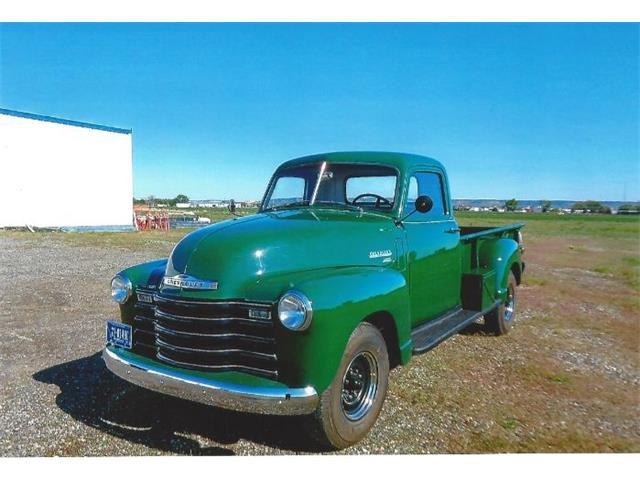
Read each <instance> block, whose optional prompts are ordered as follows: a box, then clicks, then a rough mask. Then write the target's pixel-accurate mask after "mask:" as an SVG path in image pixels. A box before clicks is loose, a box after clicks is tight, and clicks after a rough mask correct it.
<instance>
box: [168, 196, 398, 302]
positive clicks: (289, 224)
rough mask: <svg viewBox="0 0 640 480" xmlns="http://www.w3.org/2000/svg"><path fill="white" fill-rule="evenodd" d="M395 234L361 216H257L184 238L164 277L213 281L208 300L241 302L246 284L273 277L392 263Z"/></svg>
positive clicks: (322, 212)
mask: <svg viewBox="0 0 640 480" xmlns="http://www.w3.org/2000/svg"><path fill="white" fill-rule="evenodd" d="M395 230H396V227H395V225H394V224H393V221H392V220H391V219H389V218H387V217H384V216H381V215H376V214H371V213H364V212H354V211H346V210H345V211H342V210H330V209H325V208H318V209H309V208H305V209H295V210H282V211H277V212H269V213H261V214H257V215H251V216H248V217H243V218H238V219H233V220H227V221H224V222H220V223H217V224H214V225H211V226H210V227H206V228H202V229H200V230H196V231H195V232H192V233H191V234H189V235H187V236H186V237H184V238H183V239H182V240H181V241H180V242H179V243H178V244H177V245H176V247H175V248H174V250H173V252H172V253H171V257H170V259H169V262H168V266H167V274H168V275H175V274H186V275H189V276H192V277H196V278H197V279H200V280H210V281H214V282H217V283H218V289H217V290H216V291H213V292H207V293H206V296H207V297H208V298H241V297H243V296H244V294H245V292H246V288H247V287H249V285H255V283H256V282H260V281H262V280H265V279H267V278H272V277H274V276H282V277H283V278H286V276H287V274H291V273H294V272H300V271H309V270H316V269H322V268H331V267H346V266H385V265H391V264H392V263H393V262H394V260H395V257H396V250H395V241H394V238H395V236H396V235H395V233H394V231H395ZM192 293H193V292H192ZM197 293H199V294H198V296H200V295H201V294H204V292H197Z"/></svg>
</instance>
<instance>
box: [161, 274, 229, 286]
mask: <svg viewBox="0 0 640 480" xmlns="http://www.w3.org/2000/svg"><path fill="white" fill-rule="evenodd" d="M162 283H163V284H164V285H167V286H169V287H174V288H188V289H191V290H217V289H218V282H213V281H211V280H200V279H199V278H195V277H192V276H191V275H185V274H183V273H180V274H178V275H174V276H173V277H164V278H163V279H162Z"/></svg>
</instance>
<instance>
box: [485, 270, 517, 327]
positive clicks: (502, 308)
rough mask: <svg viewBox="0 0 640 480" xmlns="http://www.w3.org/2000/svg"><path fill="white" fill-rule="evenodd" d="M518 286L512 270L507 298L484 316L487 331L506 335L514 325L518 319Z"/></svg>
mask: <svg viewBox="0 0 640 480" xmlns="http://www.w3.org/2000/svg"><path fill="white" fill-rule="evenodd" d="M516 286H517V282H516V277H515V275H514V274H513V272H510V273H509V281H508V282H507V300H506V301H505V302H503V303H501V304H500V305H499V306H498V307H496V308H495V309H494V310H492V311H491V312H489V313H487V314H486V315H485V316H484V325H485V330H486V331H487V332H490V333H493V334H495V335H506V334H507V333H509V331H510V330H511V328H512V327H513V322H514V321H515V319H516Z"/></svg>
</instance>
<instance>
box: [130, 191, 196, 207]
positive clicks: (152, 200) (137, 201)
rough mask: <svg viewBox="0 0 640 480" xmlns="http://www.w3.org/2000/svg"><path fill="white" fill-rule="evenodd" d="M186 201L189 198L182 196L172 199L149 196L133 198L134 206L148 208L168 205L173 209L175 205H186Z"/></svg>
mask: <svg viewBox="0 0 640 480" xmlns="http://www.w3.org/2000/svg"><path fill="white" fill-rule="evenodd" d="M188 201H189V197H187V196H186V195H183V194H180V195H176V196H175V197H174V198H157V197H154V196H153V195H150V196H148V197H147V198H136V197H133V204H134V205H148V206H150V207H155V206H156V205H159V204H161V205H168V206H169V207H175V206H176V204H177V203H187V202H188Z"/></svg>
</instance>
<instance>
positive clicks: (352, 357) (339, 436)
mask: <svg viewBox="0 0 640 480" xmlns="http://www.w3.org/2000/svg"><path fill="white" fill-rule="evenodd" d="M388 377H389V356H388V353H387V346H386V344H385V341H384V338H383V337H382V334H381V333H380V331H379V330H378V329H377V328H376V327H374V326H373V325H371V324H370V323H362V324H360V325H359V326H358V328H356V329H355V331H354V332H353V334H352V335H351V338H350V339H349V342H348V343H347V347H346V348H345V351H344V354H343V356H342V361H341V363H340V367H339V368H338V372H337V374H336V376H335V378H334V379H333V382H332V383H331V385H329V387H328V388H327V389H326V390H325V391H324V393H323V394H322V395H321V396H320V403H319V405H318V408H317V410H316V412H315V414H314V417H313V419H312V424H311V434H312V436H313V437H314V438H315V439H316V440H318V441H319V442H320V443H321V444H323V445H324V446H326V447H329V448H335V449H340V448H346V447H348V446H350V445H353V444H354V443H356V442H358V441H359V440H361V439H362V438H363V437H364V436H365V435H366V434H367V433H368V432H369V430H370V429H371V427H373V424H374V423H375V421H376V419H377V418H378V415H379V414H380V410H381V409H382V404H383V402H384V398H385V396H386V394H387V385H388Z"/></svg>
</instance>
